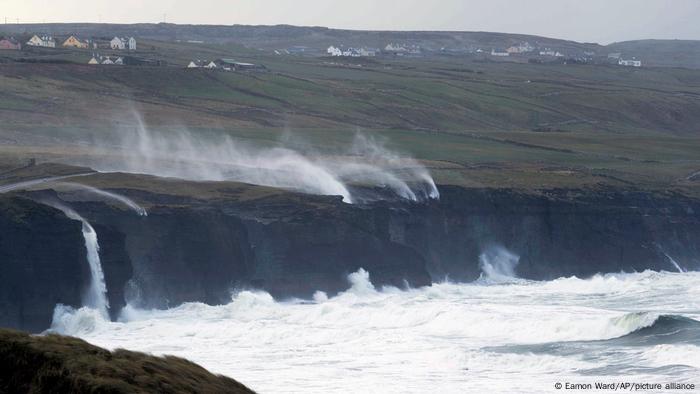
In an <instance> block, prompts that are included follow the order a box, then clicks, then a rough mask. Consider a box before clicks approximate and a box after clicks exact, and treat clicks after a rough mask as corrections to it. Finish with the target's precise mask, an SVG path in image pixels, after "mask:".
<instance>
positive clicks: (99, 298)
mask: <svg viewBox="0 0 700 394" xmlns="http://www.w3.org/2000/svg"><path fill="white" fill-rule="evenodd" d="M49 205H51V206H53V207H54V208H56V209H58V210H61V211H62V212H63V213H64V214H65V215H66V216H68V217H69V218H70V219H73V220H78V221H80V222H81V223H82V225H83V238H84V239H85V249H86V251H87V260H88V264H89V265H90V277H91V279H90V287H89V288H88V291H87V292H86V293H85V296H84V297H83V298H84V299H83V305H84V306H86V307H88V308H91V309H94V310H96V311H97V312H98V313H99V314H100V316H101V317H102V318H103V319H109V312H108V310H109V302H108V301H107V285H106V284H105V276H104V272H103V271H102V263H101V261H100V245H99V243H98V242H97V233H96V232H95V229H94V228H92V226H91V225H90V223H88V221H87V220H85V219H84V218H83V217H82V216H80V215H79V214H78V213H77V212H75V211H74V210H72V209H70V208H68V207H66V206H65V205H61V204H49Z"/></svg>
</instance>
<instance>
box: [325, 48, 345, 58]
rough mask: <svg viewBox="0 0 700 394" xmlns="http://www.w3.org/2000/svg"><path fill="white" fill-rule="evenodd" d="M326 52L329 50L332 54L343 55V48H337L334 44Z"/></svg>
mask: <svg viewBox="0 0 700 394" xmlns="http://www.w3.org/2000/svg"><path fill="white" fill-rule="evenodd" d="M326 52H327V53H328V54H329V55H330V56H343V51H342V49H340V48H336V47H334V46H333V45H331V46H329V47H328V49H327V50H326Z"/></svg>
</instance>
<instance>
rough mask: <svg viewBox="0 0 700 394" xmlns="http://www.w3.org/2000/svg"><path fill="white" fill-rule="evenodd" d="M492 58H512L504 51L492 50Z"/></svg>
mask: <svg viewBox="0 0 700 394" xmlns="http://www.w3.org/2000/svg"><path fill="white" fill-rule="evenodd" d="M491 56H498V57H506V56H510V53H508V52H506V51H502V50H495V49H491Z"/></svg>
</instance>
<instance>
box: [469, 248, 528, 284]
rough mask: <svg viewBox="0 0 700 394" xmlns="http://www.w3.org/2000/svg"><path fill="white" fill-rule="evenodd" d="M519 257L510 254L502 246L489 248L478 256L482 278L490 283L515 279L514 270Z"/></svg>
mask: <svg viewBox="0 0 700 394" xmlns="http://www.w3.org/2000/svg"><path fill="white" fill-rule="evenodd" d="M519 263H520V256H517V255H515V254H513V253H511V252H510V251H509V250H508V249H506V248H504V247H503V246H498V245H496V246H491V247H489V248H487V249H486V251H485V252H483V253H482V254H481V255H480V256H479V267H480V268H481V271H482V273H483V274H482V277H484V278H485V279H488V280H491V281H497V282H503V281H509V280H513V279H515V278H517V275H516V273H515V269H516V268H517V266H518V264H519Z"/></svg>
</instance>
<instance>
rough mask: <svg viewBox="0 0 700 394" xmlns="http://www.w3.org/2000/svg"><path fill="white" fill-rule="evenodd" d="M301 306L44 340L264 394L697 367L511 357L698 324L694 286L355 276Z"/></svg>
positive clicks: (248, 295) (693, 280)
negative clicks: (677, 322) (414, 283)
mask: <svg viewBox="0 0 700 394" xmlns="http://www.w3.org/2000/svg"><path fill="white" fill-rule="evenodd" d="M314 301H315V302H308V301H289V302H276V301H275V300H273V298H272V297H271V296H270V295H269V294H267V293H265V292H256V291H241V292H237V293H236V294H234V295H233V296H232V301H231V302H230V303H229V304H227V305H221V306H208V305H204V304H199V303H192V304H185V305H182V306H179V307H177V308H173V309H170V310H164V311H145V310H138V309H136V308H133V307H127V308H126V309H125V310H124V312H123V313H122V317H121V319H120V321H119V322H106V321H100V320H99V319H100V316H99V315H95V314H94V313H92V312H90V311H89V310H85V309H82V310H78V311H74V310H69V309H63V310H60V311H59V310H57V316H56V317H55V320H54V330H56V331H58V332H63V333H68V334H73V335H78V336H81V337H83V338H85V339H86V340H88V341H90V342H93V343H95V344H97V345H100V346H105V347H108V348H119V347H125V348H128V349H135V350H141V351H146V352H152V353H155V354H174V355H176V356H182V357H186V358H189V359H191V360H193V361H195V362H197V363H200V364H201V365H203V366H204V367H206V368H209V369H211V370H212V371H214V372H217V373H223V374H226V375H229V376H232V377H235V378H236V379H239V380H241V381H242V382H243V383H245V384H247V385H249V386H250V387H251V388H253V389H255V390H258V391H260V392H263V393H277V392H285V393H288V392H319V393H320V392H324V393H326V392H338V393H347V392H381V393H384V392H386V393H392V392H396V393H398V392H401V393H405V392H413V393H422V392H436V391H437V392H447V393H460V392H474V393H477V392H484V391H485V390H488V391H489V392H507V393H512V392H519V393H540V392H548V391H550V390H551V388H552V387H553V384H554V383H555V382H557V381H564V380H567V379H568V380H570V381H576V382H586V381H592V380H595V376H592V375H590V373H589V372H587V373H586V374H583V375H582V374H581V373H582V372H585V371H597V372H596V374H598V375H601V374H605V371H614V370H615V369H614V368H616V367H617V366H621V367H625V368H628V367H629V369H628V371H630V372H626V373H625V378H626V379H628V380H644V381H652V382H654V381H659V382H665V381H667V380H668V377H667V376H666V375H663V374H660V375H655V372H653V369H654V368H660V367H664V366H668V365H672V364H676V363H679V362H684V363H685V365H687V368H685V369H678V370H674V371H675V372H674V373H677V375H675V376H674V379H678V381H687V380H689V379H692V378H693V377H694V376H697V375H696V373H697V372H696V371H695V372H694V370H693V369H692V368H697V367H699V365H698V347H697V346H696V345H691V344H688V345H684V344H674V345H655V346H633V347H623V346H617V347H614V346H612V345H611V346H609V347H604V346H603V347H601V346H591V349H592V350H590V349H589V350H585V349H586V348H585V347H582V348H581V349H582V350H581V351H576V352H571V353H566V352H564V353H556V352H534V353H533V352H531V351H520V350H517V348H518V346H524V345H526V346H539V345H537V344H543V343H550V342H557V343H562V342H566V341H589V340H592V341H597V340H605V339H612V338H617V337H621V336H624V335H626V334H629V333H632V332H634V331H636V330H638V329H640V328H644V327H648V326H650V325H652V324H653V323H654V322H655V321H656V319H657V318H658V316H661V315H668V314H677V315H684V316H686V317H689V318H694V319H698V318H699V317H700V316H698V310H700V274H697V273H686V274H672V273H654V272H644V273H638V274H614V275H601V276H596V277H594V278H591V279H586V280H584V279H577V278H565V279H559V280H555V281H551V282H532V281H525V280H519V281H516V282H512V281H510V282H506V283H491V282H484V281H478V282H476V283H473V284H451V283H443V284H435V285H433V286H430V287H426V288H420V289H409V290H399V289H396V288H386V289H379V288H376V287H375V286H373V285H372V283H371V272H370V273H368V272H366V271H364V270H359V271H358V272H356V273H353V274H351V275H350V276H349V278H348V290H347V291H345V292H343V293H341V294H338V295H337V296H334V297H328V296H327V295H325V294H323V293H317V295H316V296H315V297H314ZM594 343H599V342H594ZM494 347H498V348H500V350H498V351H496V350H493V348H494ZM511 348H512V349H514V350H513V351H509V350H508V349H511ZM596 349H597V350H596ZM684 360H685V361H684ZM631 367H634V368H631ZM688 368H690V369H688ZM611 373H613V372H611ZM613 374H614V373H613ZM615 376H617V375H615Z"/></svg>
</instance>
